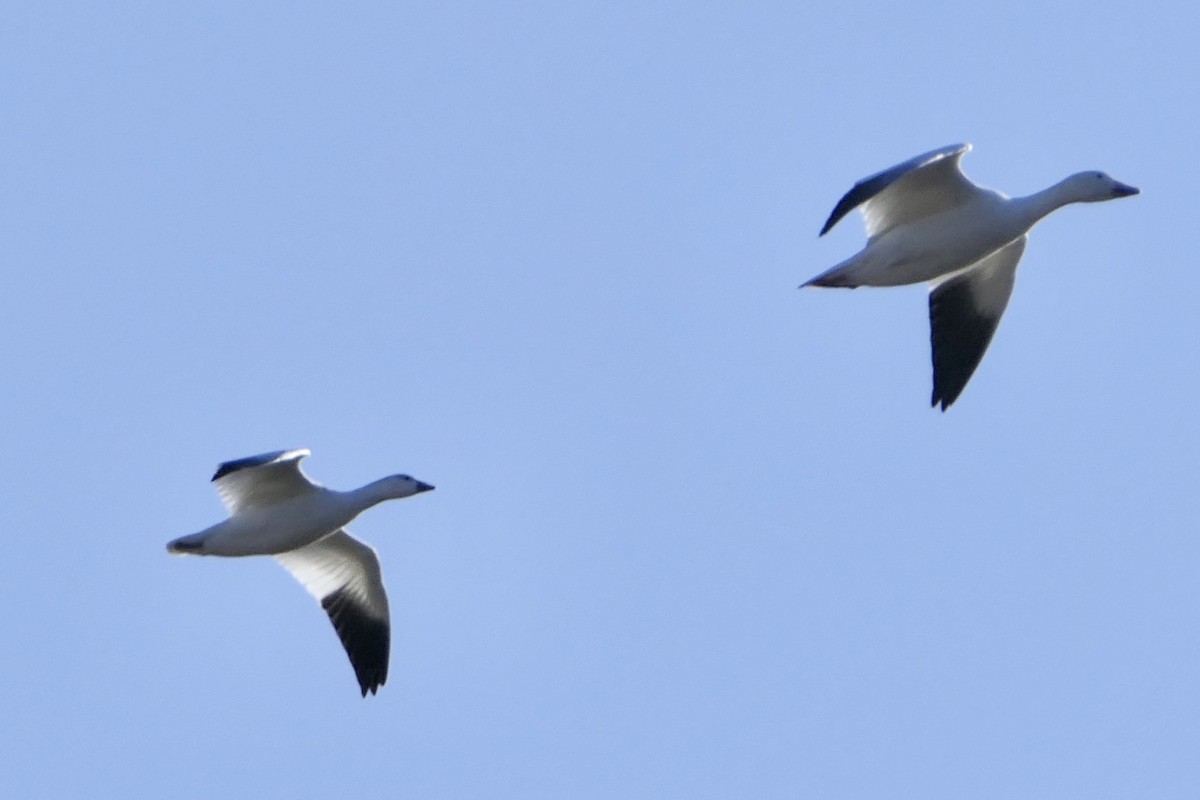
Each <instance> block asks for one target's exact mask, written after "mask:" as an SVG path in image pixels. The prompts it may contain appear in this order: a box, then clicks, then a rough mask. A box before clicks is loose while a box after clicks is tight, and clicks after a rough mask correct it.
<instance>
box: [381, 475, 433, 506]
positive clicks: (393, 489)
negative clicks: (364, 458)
mask: <svg viewBox="0 0 1200 800" xmlns="http://www.w3.org/2000/svg"><path fill="white" fill-rule="evenodd" d="M376 483H377V484H378V485H379V488H380V489H382V490H383V491H384V492H385V493H386V494H387V495H388V496H389V497H392V498H395V499H397V500H399V499H400V498H401V497H412V496H413V495H414V494H420V493H421V492H428V491H431V490H432V489H433V488H434V487H433V484H429V483H425V482H424V481H419V480H417V479H416V478H414V477H413V476H411V475H389V476H387V477H386V478H381V479H380V480H378V481H376Z"/></svg>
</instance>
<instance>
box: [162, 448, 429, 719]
mask: <svg viewBox="0 0 1200 800" xmlns="http://www.w3.org/2000/svg"><path fill="white" fill-rule="evenodd" d="M308 454H309V453H308V451H307V450H281V451H279V452H275V453H264V454H263V455H259V456H251V457H249V458H242V459H238V460H236V461H227V462H225V463H224V464H221V465H220V466H219V467H218V468H217V472H216V474H215V475H213V482H214V483H215V484H216V487H217V492H218V493H219V494H220V495H221V499H222V500H224V501H225V505H226V506H227V507H228V509H229V519H227V520H225V521H224V522H219V523H217V524H216V525H213V526H211V527H209V528H205V529H204V530H202V531H200V532H199V533H193V534H191V535H190V536H182V537H180V538H178V539H175V540H174V541H172V542H170V543H168V544H167V551H168V552H170V553H174V554H176V555H202V556H230V557H236V556H264V555H266V556H274V557H275V559H276V560H277V561H279V563H280V564H282V565H283V567H284V568H285V569H287V570H288V572H290V573H292V576H293V577H295V578H296V580H298V581H299V582H300V583H301V584H302V585H303V586H304V588H305V589H307V590H308V592H309V593H310V594H311V595H313V597H315V598H316V599H317V600H318V601H320V603H321V607H322V608H324V609H325V611H326V613H327V614H328V615H329V619H330V621H331V622H332V623H333V627H334V629H335V630H336V631H337V634H338V638H339V639H341V641H342V646H343V647H345V649H346V655H347V656H349V658H350V664H351V666H352V667H353V668H354V674H355V677H356V678H357V679H358V684H359V688H360V689H361V690H362V694H363V696H364V697H366V695H367V692H371V693H372V694H373V693H375V692H377V691H378V690H379V687H380V686H382V685H383V684H384V683H385V682H386V681H387V671H388V659H389V655H390V651H391V623H390V614H389V611H388V602H387V592H386V591H385V590H384V587H383V575H382V572H381V571H380V568H379V557H378V556H377V555H376V554H375V551H374V550H373V549H372V548H371V547H370V546H369V545H366V544H364V543H363V542H360V541H359V540H357V539H355V538H354V537H353V536H351V535H350V534H349V533H347V532H346V531H345V529H344V528H345V526H346V525H347V524H348V523H349V522H351V521H352V520H353V519H354V518H355V517H357V516H358V515H359V514H361V513H362V512H363V511H365V510H367V509H368V508H370V507H372V506H374V505H377V504H379V503H382V502H383V501H385V500H393V499H398V498H402V497H410V496H411V495H414V494H418V493H420V492H426V491H429V490H431V489H433V486H431V485H429V484H427V483H423V482H421V481H418V480H416V479H414V478H412V477H410V476H408V475H392V476H389V477H387V478H381V479H380V480H377V481H374V482H373V483H369V484H367V485H366V486H363V487H361V488H359V489H354V490H351V491H348V492H339V491H335V490H333V489H327V488H325V487H324V486H320V485H318V484H315V483H313V482H312V481H310V480H309V479H308V478H307V477H306V476H305V475H304V473H303V472H302V471H301V470H300V460H301V459H303V458H304V457H305V456H307V455H308Z"/></svg>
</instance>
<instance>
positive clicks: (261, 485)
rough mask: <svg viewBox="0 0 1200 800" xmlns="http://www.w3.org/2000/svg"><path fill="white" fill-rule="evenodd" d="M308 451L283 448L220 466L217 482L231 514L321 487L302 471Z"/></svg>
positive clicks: (214, 480)
mask: <svg viewBox="0 0 1200 800" xmlns="http://www.w3.org/2000/svg"><path fill="white" fill-rule="evenodd" d="M308 454H309V452H308V450H304V449H299V450H279V451H277V452H274V453H263V454H262V455H257V456H249V457H247V458H239V459H237V460H236V461H226V462H225V463H224V464H221V465H220V466H218V467H217V471H216V473H215V474H214V475H213V477H212V480H213V484H214V485H215V486H216V489H217V494H219V495H220V496H221V500H222V501H224V503H225V506H226V507H227V508H228V509H229V512H230V513H231V514H236V513H237V512H238V511H242V510H244V509H247V508H252V507H257V506H268V505H271V504H273V503H278V502H279V501H281V500H287V499H289V498H292V497H296V496H297V495H300V494H304V493H305V492H311V491H313V490H314V489H316V488H317V487H316V484H314V483H313V482H312V481H310V480H309V479H308V477H307V476H305V474H304V473H303V472H302V471H301V470H300V460H301V459H303V458H304V457H305V456H307V455H308Z"/></svg>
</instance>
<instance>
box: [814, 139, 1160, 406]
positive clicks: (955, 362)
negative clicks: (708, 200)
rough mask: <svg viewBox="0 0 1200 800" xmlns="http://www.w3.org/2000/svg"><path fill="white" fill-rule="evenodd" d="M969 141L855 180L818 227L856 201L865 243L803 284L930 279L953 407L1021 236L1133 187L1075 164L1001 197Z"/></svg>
mask: <svg viewBox="0 0 1200 800" xmlns="http://www.w3.org/2000/svg"><path fill="white" fill-rule="evenodd" d="M970 149H971V145H969V144H954V145H950V146H948V147H942V148H940V149H938V150H931V151H930V152H928V153H924V154H922V155H919V156H916V157H915V158H910V159H909V160H908V161H905V162H904V163H902V164H897V165H896V166H894V167H892V168H891V169H886V170H884V171H883V172H880V173H878V174H876V175H872V176H871V177H869V178H864V179H862V180H861V181H859V182H858V183H856V184H854V188H852V189H851V190H850V191H849V192H847V193H846V195H845V196H844V197H842V199H841V200H840V201H838V204H837V206H836V207H835V208H834V209H833V213H831V214H830V215H829V219H828V220H827V221H826V222H825V226H824V227H823V228H821V234H820V235H821V236H824V235H825V234H826V233H827V232H828V231H829V229H830V228H832V227H833V226H834V225H836V224H837V222H838V220H840V219H841V218H842V217H844V216H846V215H847V214H848V213H850V211H852V210H853V209H855V208H861V209H862V213H863V217H864V220H865V222H866V226H867V244H866V246H865V247H863V249H862V250H861V251H860V252H858V253H857V254H856V255H854V256H851V257H850V258H848V259H846V260H845V261H843V262H842V263H840V264H838V265H837V266H835V267H833V268H832V269H829V270H827V271H825V272H823V273H821V274H820V275H818V276H817V277H815V278H813V279H812V280H810V281H808V282H807V283H805V284H803V286H833V287H845V288H850V289H853V288H856V287H859V286H902V285H905V284H910V283H929V284H932V290H931V292H930V295H929V327H930V341H931V343H932V346H933V401H932V404H933V405H934V406H936V405H938V403H941V406H942V411H945V410H946V409H947V408H949V407H950V404H951V403H953V402H954V401H955V400H956V399H958V396H959V395H960V394H961V393H962V390H963V389H964V388H965V387H966V385H967V381H969V380H970V379H971V375H972V373H974V372H975V368H976V367H978V366H979V362H980V360H981V359H982V358H983V354H984V352H986V351H987V347H988V344H989V343H990V342H991V340H992V334H993V333H995V332H996V326H997V325H998V324H999V322H1000V316H1001V315H1002V314H1003V313H1004V308H1005V306H1006V305H1008V298H1009V296H1010V295H1011V294H1012V289H1013V282H1014V280H1015V278H1016V273H1017V262H1018V261H1020V260H1021V253H1023V252H1024V250H1025V242H1026V239H1027V236H1026V234H1027V233H1028V232H1029V229H1030V228H1032V227H1033V226H1034V225H1035V224H1037V222H1038V221H1039V220H1041V219H1042V218H1043V217H1045V216H1046V215H1048V214H1049V213H1050V212H1052V211H1054V210H1056V209H1059V208H1062V207H1063V206H1065V205H1067V204H1069V203H1096V202H1100V201H1102V200H1113V199H1116V198H1118V197H1129V196H1130V195H1135V194H1137V193H1138V191H1139V190H1138V189H1135V188H1134V187H1132V186H1126V185H1125V184H1123V183H1120V182H1119V181H1115V180H1113V179H1112V178H1110V177H1109V176H1108V175H1105V174H1104V173H1103V172H1079V173H1076V174H1074V175H1071V176H1070V177H1068V178H1066V179H1064V180H1062V181H1060V182H1058V183H1056V184H1054V185H1053V186H1051V187H1050V188H1048V189H1043V190H1042V191H1040V192H1037V193H1035V194H1031V195H1029V196H1028V197H1006V196H1005V195H1003V194H1001V193H1000V192H997V191H993V190H991V189H985V188H983V187H981V186H977V185H976V184H974V183H972V182H971V181H970V180H969V179H968V178H967V177H966V176H965V175H963V173H962V171H961V170H960V169H959V161H960V160H961V159H962V156H963V154H964V153H966V152H967V151H968V150H970Z"/></svg>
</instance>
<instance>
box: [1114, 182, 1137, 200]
mask: <svg viewBox="0 0 1200 800" xmlns="http://www.w3.org/2000/svg"><path fill="white" fill-rule="evenodd" d="M1141 192H1142V190H1141V189H1139V188H1137V187H1136V186H1127V185H1126V184H1124V183H1117V184H1116V185H1115V186H1113V197H1131V196H1132V195H1135V194H1141Z"/></svg>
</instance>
